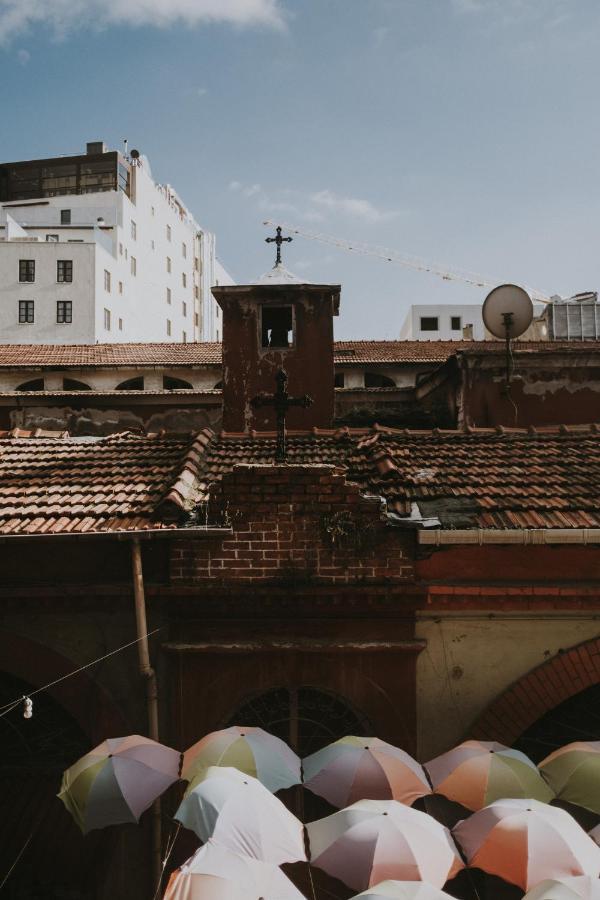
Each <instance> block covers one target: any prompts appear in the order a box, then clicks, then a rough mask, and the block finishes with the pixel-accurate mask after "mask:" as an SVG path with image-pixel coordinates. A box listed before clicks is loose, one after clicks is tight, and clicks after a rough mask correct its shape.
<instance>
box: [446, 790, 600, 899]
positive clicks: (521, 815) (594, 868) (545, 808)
mask: <svg viewBox="0 0 600 900" xmlns="http://www.w3.org/2000/svg"><path fill="white" fill-rule="evenodd" d="M453 833H454V836H455V838H456V840H457V841H458V843H459V844H460V846H461V847H462V849H463V851H464V854H465V856H466V858H467V861H468V863H469V866H471V867H472V868H479V869H483V871H484V872H489V873H490V874H491V875H498V876H499V877H500V878H503V879H504V880H505V881H509V882H510V883H511V884H517V885H519V886H520V887H521V888H522V889H523V890H524V891H528V890H530V889H531V888H533V887H535V886H536V885H537V884H539V883H540V882H541V881H544V880H545V879H548V878H553V879H557V880H560V879H562V878H564V877H568V876H571V875H591V876H592V877H594V878H597V877H598V875H599V874H600V848H599V847H597V846H596V845H595V844H594V842H593V840H592V839H591V838H590V837H588V835H587V834H586V833H585V831H584V830H583V828H581V827H580V826H579V825H578V824H577V822H576V821H575V819H574V818H573V817H572V816H570V815H569V813H567V812H565V811H564V810H563V809H557V808H556V807H555V806H549V805H548V804H546V803H539V802H538V801H536V800H499V801H498V802H497V803H492V804H491V805H490V806H486V807H485V809H482V810H480V811H479V812H476V813H474V814H473V815H472V816H470V817H469V818H468V819H464V820H463V821H462V822H459V823H458V825H457V826H456V827H455V828H454V829H453Z"/></svg>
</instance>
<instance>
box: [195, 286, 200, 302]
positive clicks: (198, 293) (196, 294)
mask: <svg viewBox="0 0 600 900" xmlns="http://www.w3.org/2000/svg"><path fill="white" fill-rule="evenodd" d="M194 297H195V298H196V300H199V299H200V288H199V287H198V285H197V284H196V285H194Z"/></svg>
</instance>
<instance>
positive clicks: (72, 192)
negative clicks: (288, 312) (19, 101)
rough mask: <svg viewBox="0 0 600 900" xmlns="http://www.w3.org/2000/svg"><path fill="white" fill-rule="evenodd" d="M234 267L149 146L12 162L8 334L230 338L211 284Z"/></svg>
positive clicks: (6, 207) (3, 321) (2, 262)
mask: <svg viewBox="0 0 600 900" xmlns="http://www.w3.org/2000/svg"><path fill="white" fill-rule="evenodd" d="M230 283H231V278H230V277H229V275H228V274H227V272H226V270H225V269H224V268H223V266H222V265H221V264H220V263H219V261H218V260H217V258H216V252H215V236H214V235H213V234H211V233H210V232H207V231H205V230H203V229H202V228H201V227H200V225H199V224H198V223H197V222H196V220H195V219H194V217H193V216H192V214H191V213H190V211H189V210H188V209H187V208H186V207H185V205H184V203H183V202H182V201H181V199H180V198H179V196H178V195H177V193H176V192H175V190H174V189H173V188H172V187H171V186H170V185H160V184H157V183H156V182H155V181H154V180H153V178H152V173H151V170H150V164H149V162H148V160H147V158H146V157H144V156H140V155H139V153H137V151H132V153H131V156H128V157H126V156H124V155H122V154H120V153H118V152H116V151H108V150H107V149H106V148H105V146H104V145H103V144H101V143H91V144H88V145H87V153H86V154H85V155H81V156H73V157H59V158H56V159H46V160H32V161H28V162H20V163H7V164H2V165H0V342H1V343H4V344H11V343H20V344H23V343H27V344H46V343H52V344H78V343H87V344H95V343H106V342H127V341H163V342H169V341H173V342H175V341H177V342H186V341H197V340H220V339H221V337H222V326H221V323H220V310H219V308H218V306H217V305H216V303H215V301H214V298H213V297H212V294H211V288H212V287H213V286H214V285H216V284H230Z"/></svg>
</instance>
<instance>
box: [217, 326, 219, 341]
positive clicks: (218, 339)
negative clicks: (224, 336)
mask: <svg viewBox="0 0 600 900" xmlns="http://www.w3.org/2000/svg"><path fill="white" fill-rule="evenodd" d="M217 340H220V338H219V329H218V328H217Z"/></svg>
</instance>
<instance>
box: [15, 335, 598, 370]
mask: <svg viewBox="0 0 600 900" xmlns="http://www.w3.org/2000/svg"><path fill="white" fill-rule="evenodd" d="M513 346H514V350H515V352H517V353H521V352H525V351H529V352H531V351H535V352H547V353H551V352H553V351H556V350H569V351H574V352H575V351H579V352H581V351H585V352H592V351H600V341H522V342H519V341H517V342H516V343H515V344H514V345H513ZM503 348H504V344H503V343H502V341H336V342H335V344H334V360H335V362H336V363H338V364H340V365H349V364H352V363H354V364H358V365H365V364H367V365H377V364H380V365H381V364H385V363H389V364H402V363H407V364H408V363H443V362H445V361H446V360H447V359H448V357H449V356H452V355H453V354H454V353H458V352H459V351H466V352H473V353H480V352H482V351H485V352H500V351H502V350H503ZM220 365H221V344H219V343H215V342H213V343H209V342H204V343H186V344H175V343H168V344H158V343H157V344H70V345H67V344H0V368H14V367H15V366H18V367H21V368H27V367H29V368H31V367H44V366H51V367H72V368H85V367H86V366H132V367H138V366H139V367H143V366H164V367H166V368H177V367H180V366H220Z"/></svg>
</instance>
